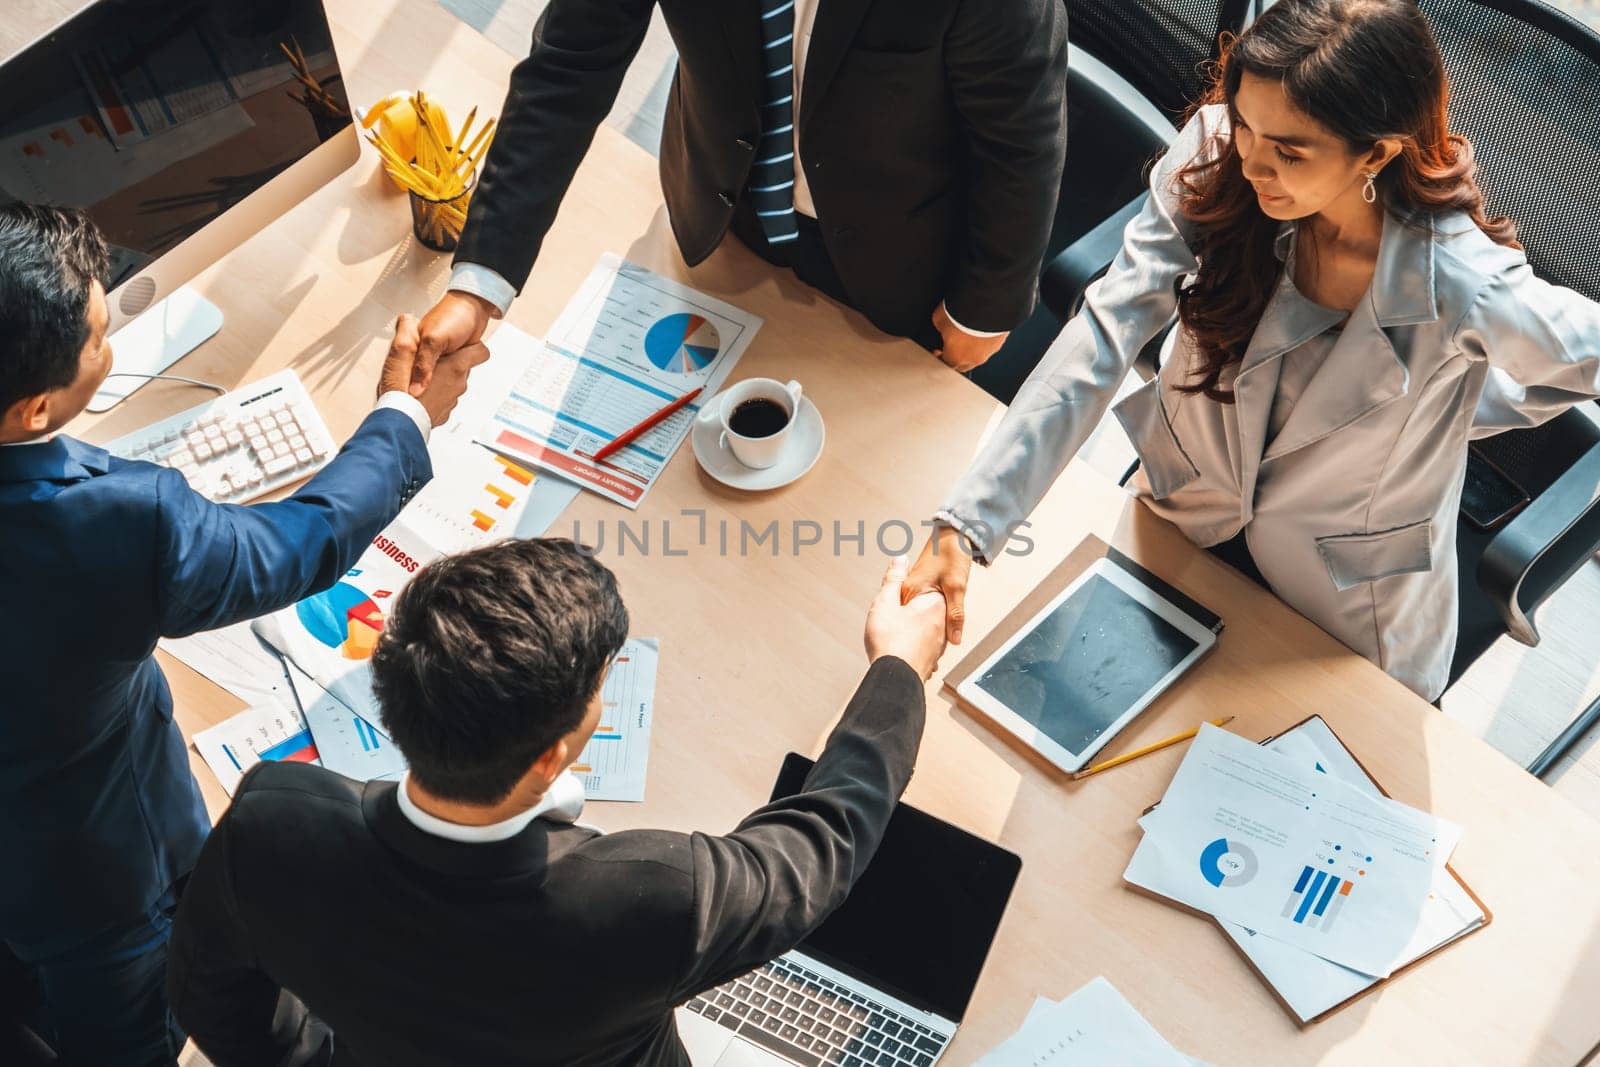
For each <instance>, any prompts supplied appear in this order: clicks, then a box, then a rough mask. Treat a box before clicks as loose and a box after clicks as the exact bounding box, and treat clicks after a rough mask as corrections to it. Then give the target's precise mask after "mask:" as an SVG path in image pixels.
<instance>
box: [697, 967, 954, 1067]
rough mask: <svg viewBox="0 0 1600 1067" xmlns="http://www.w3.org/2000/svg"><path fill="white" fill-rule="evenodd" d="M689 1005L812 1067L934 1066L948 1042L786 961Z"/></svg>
mask: <svg viewBox="0 0 1600 1067" xmlns="http://www.w3.org/2000/svg"><path fill="white" fill-rule="evenodd" d="M684 1006H685V1007H686V1008H688V1009H689V1010H690V1011H692V1012H694V1013H695V1014H697V1015H703V1016H705V1017H706V1018H707V1019H710V1020H711V1021H712V1022H714V1023H719V1024H721V1025H722V1026H726V1027H727V1028H728V1029H729V1030H733V1031H735V1032H736V1033H737V1034H738V1035H739V1037H741V1038H743V1039H744V1040H746V1041H749V1042H751V1043H753V1044H756V1045H760V1046H762V1047H763V1048H767V1049H771V1050H772V1051H774V1052H776V1053H778V1054H779V1055H780V1056H788V1057H789V1058H790V1059H792V1060H794V1061H795V1062H796V1063H801V1064H805V1065H807V1067H822V1065H824V1064H826V1065H828V1067H835V1065H840V1067H861V1065H863V1064H878V1065H880V1067H930V1065H931V1064H932V1063H933V1061H934V1059H935V1057H937V1056H938V1055H939V1053H940V1052H941V1051H942V1050H943V1049H944V1046H945V1044H946V1043H947V1040H948V1039H947V1038H945V1037H943V1036H942V1035H940V1034H936V1033H934V1032H933V1031H932V1030H930V1029H928V1028H927V1027H926V1026H923V1025H922V1024H920V1023H916V1022H912V1021H911V1020H910V1019H907V1018H906V1017H905V1016H903V1015H900V1014H899V1013H898V1012H896V1011H895V1010H894V1009H892V1008H886V1007H884V1006H883V1005H881V1004H878V1003H876V1002H875V1001H873V1000H872V999H871V998H869V997H865V996H862V995H861V994H860V993H857V992H855V991H854V990H851V989H847V988H845V987H844V986H842V985H839V984H837V983H835V982H833V981H830V980H829V979H827V978H824V977H823V976H822V975H819V974H816V973H814V972H812V971H809V970H806V969H805V968H804V967H800V966H797V965H796V964H794V963H791V962H790V961H788V960H784V959H778V960H773V961H772V962H771V963H768V964H766V965H764V966H762V967H760V968H758V969H757V970H754V971H751V972H750V973H749V974H747V975H744V976H742V977H740V978H735V979H734V980H733V981H731V982H727V983H725V984H723V985H720V986H718V987H717V988H716V989H713V990H710V991H709V992H706V993H702V994H701V995H700V996H698V997H695V998H694V999H693V1000H691V1001H689V1003H688V1004H686V1005H684Z"/></svg>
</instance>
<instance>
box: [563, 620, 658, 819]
mask: <svg viewBox="0 0 1600 1067" xmlns="http://www.w3.org/2000/svg"><path fill="white" fill-rule="evenodd" d="M660 656H661V642H660V641H659V640H658V639H657V638H654V637H630V638H629V639H628V641H627V643H626V644H624V645H623V646H622V651H621V652H619V653H617V658H616V659H615V660H613V661H612V664H611V670H610V672H609V673H608V674H607V675H606V680H605V684H604V685H603V686H601V689H600V702H601V705H602V709H601V712H600V725H599V727H598V728H597V729H596V730H595V732H594V737H592V738H590V740H589V743H588V744H587V745H585V746H584V748H583V752H582V753H580V754H579V756H578V759H577V761H576V762H575V763H573V765H572V773H573V774H575V775H576V776H577V778H578V781H580V782H582V783H583V795H584V796H585V797H587V798H588V799H590V800H634V801H639V800H643V799H644V780H645V771H646V770H647V769H648V767H649V762H650V722H651V719H652V718H653V717H654V715H655V704H656V664H657V662H658V661H659V659H660Z"/></svg>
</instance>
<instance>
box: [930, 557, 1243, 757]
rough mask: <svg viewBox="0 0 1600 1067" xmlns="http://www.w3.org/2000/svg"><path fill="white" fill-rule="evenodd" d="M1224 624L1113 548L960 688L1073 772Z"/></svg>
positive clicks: (1192, 659) (975, 704) (1175, 675)
mask: <svg viewBox="0 0 1600 1067" xmlns="http://www.w3.org/2000/svg"><path fill="white" fill-rule="evenodd" d="M1221 629H1222V620H1221V619H1220V618H1218V617H1217V616H1216V615H1215V614H1214V613H1212V612H1210V611H1207V610H1206V609H1205V608H1203V607H1201V606H1200V605H1199V604H1196V603H1195V602H1194V601H1193V600H1191V599H1189V598H1188V597H1187V596H1184V595H1183V594H1182V593H1180V592H1179V591H1178V590H1176V589H1174V588H1173V587H1172V586H1170V585H1168V584H1167V583H1166V582H1164V581H1162V580H1161V579H1160V578H1157V577H1156V576H1155V575H1153V574H1151V573H1150V572H1148V571H1146V570H1145V569H1144V568H1142V567H1140V566H1139V565H1138V564H1136V563H1134V562H1133V561H1132V560H1130V559H1128V558H1127V557H1126V556H1124V555H1122V553H1120V552H1118V551H1116V549H1111V550H1110V554H1109V555H1108V556H1107V557H1105V558H1101V559H1098V560H1096V561H1095V562H1094V563H1093V564H1092V565H1091V566H1090V567H1089V568H1088V569H1087V570H1085V571H1084V572H1083V573H1082V574H1081V575H1079V576H1078V577H1077V579H1076V580H1074V581H1073V582H1072V584H1071V585H1069V586H1067V587H1066V588H1065V589H1063V590H1062V591H1061V593H1060V595H1058V596H1056V597H1055V598H1054V599H1053V600H1051V601H1050V603H1048V604H1046V605H1045V607H1044V608H1043V609H1042V610H1041V611H1040V612H1039V613H1038V614H1037V615H1035V616H1034V617H1033V618H1032V619H1030V620H1028V622H1027V623H1026V624H1025V625H1024V626H1023V627H1022V628H1021V629H1019V630H1018V631H1017V632H1016V634H1014V635H1013V636H1012V637H1011V638H1010V639H1009V640H1008V641H1007V642H1006V643H1005V644H1004V645H1002V646H1001V647H1000V648H999V649H998V650H997V651H996V652H995V653H994V654H993V655H992V656H990V657H989V658H988V659H986V660H984V661H983V662H982V663H980V664H979V665H978V668H977V669H976V670H975V671H973V672H972V673H971V674H970V675H969V676H968V677H967V679H966V680H965V681H963V682H962V683H961V684H960V685H958V686H957V687H956V693H957V695H958V696H960V697H961V698H962V699H963V700H965V701H967V702H968V703H970V704H971V705H972V706H973V707H975V708H977V709H978V710H980V711H982V712H983V713H984V714H985V715H987V716H988V717H989V718H990V719H992V720H994V722H995V723H997V724H998V725H999V726H1001V727H1003V728H1004V729H1006V730H1007V731H1009V732H1010V733H1012V734H1014V735H1016V737H1017V738H1018V739H1020V740H1021V741H1022V742H1023V743H1024V744H1027V745H1028V746H1030V747H1031V748H1033V749H1034V750H1036V751H1037V752H1038V753H1039V754H1040V755H1042V756H1044V758H1045V759H1047V760H1049V761H1050V762H1051V763H1053V764H1055V765H1056V766H1057V767H1060V768H1061V769H1062V770H1064V771H1075V770H1078V769H1080V768H1081V767H1082V766H1083V765H1084V764H1085V763H1087V762H1088V761H1089V758H1090V757H1092V756H1093V755H1094V754H1095V753H1096V752H1098V751H1100V749H1101V747H1102V746H1104V745H1105V743H1106V742H1107V741H1109V740H1111V738H1112V737H1114V736H1115V735H1116V733H1117V731H1118V730H1121V729H1122V728H1123V727H1124V726H1126V725H1127V724H1128V723H1129V722H1130V721H1131V720H1132V719H1133V717H1134V716H1135V715H1137V714H1139V712H1141V711H1143V710H1144V709H1145V708H1146V707H1147V706H1149V704H1150V702H1151V701H1153V700H1155V698H1156V697H1158V696H1160V695H1161V693H1162V692H1164V691H1165V690H1166V688H1167V687H1168V686H1170V685H1171V684H1172V683H1173V682H1174V681H1175V680H1177V678H1178V676H1179V675H1181V674H1183V672H1184V671H1186V670H1188V669H1189V668H1190V667H1191V666H1193V665H1194V663H1195V662H1196V661H1197V660H1199V659H1200V657H1201V656H1204V655H1205V654H1206V653H1207V652H1209V651H1210V650H1211V649H1212V647H1213V646H1214V645H1215V644H1216V641H1217V634H1218V633H1219V632H1220V631H1221Z"/></svg>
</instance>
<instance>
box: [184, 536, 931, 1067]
mask: <svg viewBox="0 0 1600 1067" xmlns="http://www.w3.org/2000/svg"><path fill="white" fill-rule="evenodd" d="M904 574H905V561H904V560H903V559H901V560H897V561H896V562H895V563H894V564H893V565H892V566H891V567H890V569H889V573H888V575H887V576H886V577H885V580H884V584H883V587H882V588H881V589H880V591H879V593H878V596H877V598H876V599H875V600H874V602H873V605H872V609H871V611H870V612H869V613H868V615H867V626H866V646H867V657H868V659H869V660H871V666H870V667H869V668H868V669H867V674H866V678H865V679H864V680H863V681H862V682H861V685H860V687H859V688H857V690H856V693H855V697H854V698H853V699H852V700H851V701H850V704H849V706H848V707H847V708H846V709H845V712H844V716H843V718H841V719H840V721H839V724H838V726H837V727H835V729H834V731H833V735H832V736H831V737H830V738H829V739H828V744H827V747H826V748H825V749H824V750H823V753H822V755H821V757H819V758H818V760H817V763H816V767H815V768H814V769H813V770H812V772H811V776H810V778H809V779H807V781H806V785H805V789H804V790H803V791H802V792H801V793H800V794H799V795H797V796H794V797H790V798H788V799H785V800H780V801H775V802H773V803H771V804H768V805H767V806H765V807H763V808H761V809H759V810H758V811H756V812H755V813H754V814H752V815H750V816H748V817H747V818H746V819H745V820H744V821H743V822H742V823H740V824H739V826H738V827H736V828H735V829H734V831H733V832H732V833H730V834H728V835H726V836H724V837H713V836H711V835H709V834H702V833H673V832H668V831H666V830H630V831H625V832H621V833H614V834H609V835H603V834H601V833H600V832H599V831H597V830H593V829H589V828H586V827H582V826H578V825H575V824H574V823H573V822H572V820H573V818H574V817H575V812H573V811H572V810H570V809H569V810H567V811H565V812H564V813H561V815H560V818H552V817H550V816H551V815H552V814H554V812H553V811H552V807H553V806H556V805H554V800H553V798H554V797H555V796H556V795H557V793H558V792H559V784H560V783H562V782H564V781H565V782H570V781H571V780H572V779H571V776H570V775H568V774H566V773H565V772H566V768H567V767H568V766H569V765H570V764H571V763H572V761H573V759H574V758H576V756H577V755H578V753H580V752H581V751H582V750H583V746H584V744H585V743H586V742H587V741H588V739H589V737H590V735H592V734H593V733H594V730H595V726H596V724H598V723H599V722H600V714H601V702H600V691H601V683H602V680H603V678H604V675H605V672H606V669H607V666H608V665H609V663H610V661H611V659H612V657H613V656H615V655H616V653H617V651H618V650H619V649H620V648H621V647H622V643H623V641H624V639H625V638H626V637H627V633H628V613H627V610H626V609H625V608H624V607H623V605H622V599H621V597H620V596H619V594H618V592H617V586H616V581H615V579H614V578H613V577H612V574H611V572H610V571H609V570H607V569H606V568H605V567H604V566H603V565H602V564H600V563H599V562H598V561H596V560H595V559H593V558H592V557H590V556H588V555H585V554H584V553H583V552H581V551H580V550H579V549H578V548H577V547H576V546H574V545H573V544H572V542H570V541H559V540H544V541H507V542H503V543H501V544H498V545H494V546H491V547H488V548H482V549H478V550H477V551H475V552H470V553H467V554H465V555H461V556H455V557H450V558H447V559H443V560H439V561H437V562H435V563H433V564H430V565H429V566H428V567H427V568H425V569H424V570H423V571H422V572H421V573H419V574H418V575H417V576H416V577H415V578H414V579H412V581H411V583H410V584H409V585H408V586H407V587H406V589H405V591H404V592H402V593H401V594H400V597H399V598H398V602H397V603H396V604H395V610H394V612H393V614H392V615H391V616H390V618H389V621H388V625H387V626H386V627H385V630H384V633H383V637H382V638H381V639H380V640H379V644H378V649H377V652H376V654H375V655H374V656H373V659H372V670H373V676H374V682H375V686H376V689H377V693H378V698H379V702H380V704H381V705H382V709H383V720H384V723H385V725H386V727H387V728H388V730H389V731H390V733H391V735H392V736H393V738H394V742H395V744H396V745H397V746H399V748H400V750H401V752H403V753H404V754H405V756H406V759H407V760H408V761H409V762H410V771H409V772H408V775H407V777H406V778H404V779H403V780H402V781H400V782H399V783H395V782H383V781H377V782H370V783H367V784H365V785H363V784H361V783H359V782H353V781H351V780H349V779H348V778H342V777H340V776H339V775H337V774H334V773H332V772H331V771H327V770H324V769H322V768H320V767H312V766H308V765H305V764H292V765H291V764H287V763H272V764H260V765H259V766H257V767H255V768H253V769H252V770H251V771H250V773H249V774H247V775H246V776H245V778H244V781H243V782H241V783H240V786H239V790H238V792H237V793H236V794H235V795H234V800H233V806H232V807H230V808H229V809H228V813H227V814H226V815H224V816H223V818H222V820H221V821H220V822H219V823H218V824H217V829H216V831H215V832H214V833H213V834H212V836H211V840H210V841H209V842H208V843H207V844H206V847H205V851H204V852H203V853H202V854H201V856H200V863H199V866H198V867H196V868H195V873H194V878H193V879H192V880H191V882H190V884H189V888H188V891H187V893H186V894H185V895H184V899H183V906H182V908H181V909H180V910H179V912H178V921H177V927H176V929H175V930H174V931H173V957H172V1002H173V1010H174V1011H175V1012H176V1013H177V1016H178V1018H179V1020H180V1021H181V1022H182V1023H183V1024H184V1025H185V1026H187V1027H188V1028H189V1030H190V1032H191V1033H192V1034H193V1035H194V1039H195V1042H196V1044H198V1045H199V1046H200V1048H201V1049H202V1050H204V1052H205V1053H206V1055H207V1056H209V1057H210V1058H211V1059H212V1061H213V1062H215V1063H216V1064H217V1067H243V1065H253V1064H273V1065H279V1067H289V1065H296V1064H312V1063H314V1064H329V1063H331V1064H333V1065H335V1067H364V1065H371V1067H377V1065H382V1067H456V1065H459V1064H497V1065H501V1067H505V1065H509V1064H529V1065H533V1064H549V1065H552V1067H555V1065H559V1067H583V1065H588V1067H594V1065H616V1067H643V1065H650V1067H665V1065H685V1064H687V1063H688V1062H689V1061H688V1058H687V1055H686V1053H685V1051H684V1048H683V1045H682V1043H681V1042H680V1041H679V1040H678V1033H677V1028H676V1025H675V1023H674V1020H673V1015H672V1010H673V1008H674V1007H675V1006H677V1005H679V1004H682V1003H684V1002H685V1001H687V1000H688V999H689V998H690V997H692V996H694V995H695V994H696V993H699V992H702V991H704V990H706V989H709V988H711V987H713V986H716V985H720V984H721V983H722V982H724V981H726V980H728V979H730V978H733V977H735V976H737V975H740V974H743V973H745V972H747V971H749V970H751V969H752V968H754V967H757V966H759V965H760V964H762V963H764V962H766V961H767V960H769V959H772V958H774V957H776V956H778V955H781V954H782V953H784V952H786V951H788V950H789V949H791V948H793V947H794V946H795V945H796V944H797V943H799V942H800V941H801V940H802V939H803V938H804V937H805V936H806V935H807V934H809V933H810V932H811V931H812V930H813V929H815V928H816V927H817V926H818V925H820V924H821V922H822V920H823V919H824V918H825V917H826V916H827V915H828V914H829V912H831V911H832V910H833V909H835V908H837V907H838V906H839V905H840V904H841V903H842V902H843V901H844V899H845V896H846V894H848V893H849V891H850V888H851V886H852V885H853V884H854V883H855V881H856V879H857V878H858V877H859V876H860V875H861V872H862V871H863V870H864V869H865V868H866V866H867V864H868V862H869V861H870V860H871V859H872V856H873V853H874V852H875V851H876V850H877V847H878V842H879V840H880V839H881V838H882V836H883V832H884V829H885V827H886V826H887V824H888V821H889V816H890V814H891V813H892V811H893V810H894V806H895V803H896V801H897V800H898V799H899V797H900V793H901V791H902V790H904V789H905V786H906V782H907V780H908V779H909V778H910V777H911V767H912V764H913V762H914V761H915V759H916V753H917V745H918V743H919V741H920V739H921V737H922V726H923V715H924V705H923V688H922V687H923V682H924V681H925V680H926V679H927V678H928V677H929V676H930V675H931V674H932V673H933V669H934V667H935V665H936V664H937V662H938V659H939V655H940V653H941V652H943V650H944V626H943V618H944V616H943V611H944V601H943V599H942V598H941V597H939V596H938V595H937V594H929V595H927V596H925V597H921V598H918V599H915V600H913V601H911V603H910V604H908V605H905V606H902V605H901V603H900V594H899V589H900V582H901V579H902V577H903V576H904ZM768 755H770V756H771V758H773V760H774V761H776V760H777V759H778V758H779V755H780V754H779V753H778V752H776V751H775V752H772V753H769V754H768ZM752 756H754V757H756V758H760V756H759V754H755V753H752ZM581 795H582V794H581V790H580V791H579V797H580V799H581ZM330 1031H331V1032H330Z"/></svg>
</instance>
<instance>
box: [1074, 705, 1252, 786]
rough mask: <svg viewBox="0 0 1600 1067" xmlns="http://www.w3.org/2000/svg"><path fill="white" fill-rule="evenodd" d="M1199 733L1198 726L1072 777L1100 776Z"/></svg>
mask: <svg viewBox="0 0 1600 1067" xmlns="http://www.w3.org/2000/svg"><path fill="white" fill-rule="evenodd" d="M1232 721H1233V716H1232V715H1229V716H1227V717H1225V718H1221V719H1212V720H1211V725H1212V726H1226V725H1228V723H1230V722H1232ZM1199 732H1200V727H1198V726H1196V727H1194V728H1192V729H1189V730H1185V731H1183V733H1181V734H1174V735H1173V736H1171V737H1169V738H1167V739H1166V740H1165V741H1157V742H1155V743H1154V744H1151V745H1146V746H1144V747H1143V748H1136V749H1134V750H1133V751H1132V752H1124V753H1123V754H1122V755H1120V756H1117V757H1115V758H1114V759H1108V760H1105V761H1103V762H1101V763H1096V764H1095V765H1094V766H1093V767H1085V768H1084V769H1083V770H1081V771H1077V772H1075V773H1074V774H1073V775H1072V780H1073V781H1077V780H1078V779H1079V778H1087V777H1089V775H1091V774H1099V773H1100V772H1101V771H1104V770H1109V769H1111V768H1112V767H1115V766H1117V765H1118V764H1122V763H1127V762H1128V761H1129V760H1136V759H1138V758H1139V757H1140V756H1148V755H1149V754H1150V753H1152V752H1155V751H1158V750H1159V749H1163V748H1166V747H1167V746H1168V745H1175V744H1177V743H1178V742H1179V741H1187V740H1189V738H1191V737H1193V736H1194V735H1195V734H1197V733H1199Z"/></svg>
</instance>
